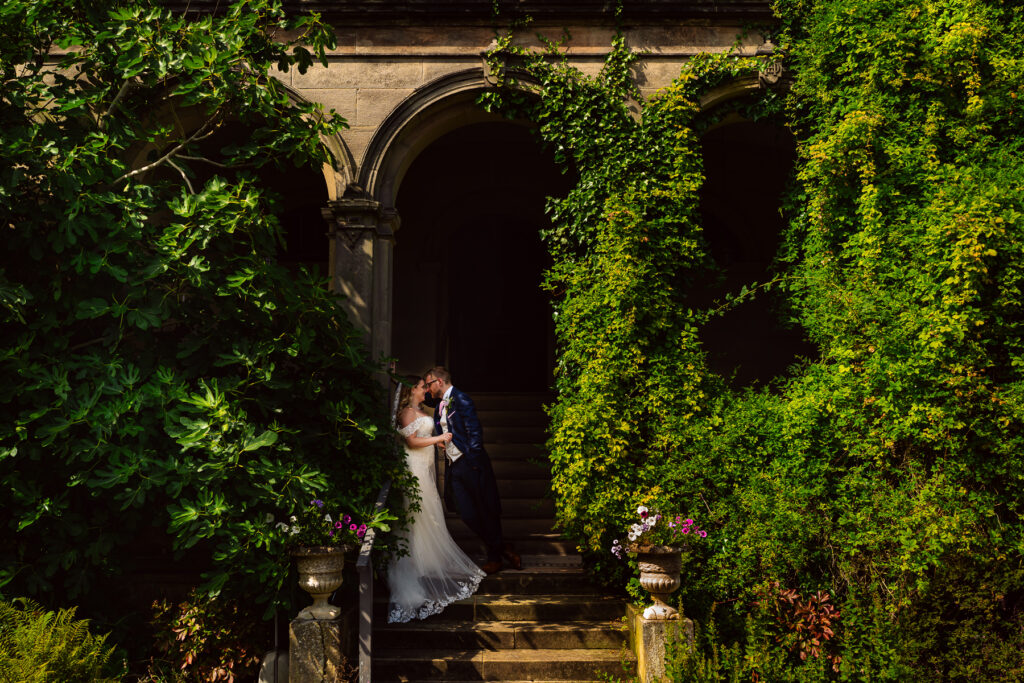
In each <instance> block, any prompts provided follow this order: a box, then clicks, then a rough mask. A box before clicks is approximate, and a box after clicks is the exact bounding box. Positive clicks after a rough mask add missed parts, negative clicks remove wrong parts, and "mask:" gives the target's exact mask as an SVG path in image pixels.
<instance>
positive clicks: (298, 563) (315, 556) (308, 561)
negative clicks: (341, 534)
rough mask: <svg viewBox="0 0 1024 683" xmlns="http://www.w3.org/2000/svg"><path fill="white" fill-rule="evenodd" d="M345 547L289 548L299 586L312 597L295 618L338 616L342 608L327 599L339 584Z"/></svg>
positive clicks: (333, 617)
mask: <svg viewBox="0 0 1024 683" xmlns="http://www.w3.org/2000/svg"><path fill="white" fill-rule="evenodd" d="M345 550H346V548H345V547H343V546H340V547H332V546H319V547H303V548H296V549H295V550H293V551H292V557H294V558H295V568H296V569H297V570H298V573H299V587H300V588H301V589H302V590H304V591H306V592H307V593H309V594H310V596H312V598H313V604H312V605H310V606H309V607H306V608H305V609H303V610H302V611H300V612H299V615H298V616H297V617H296V619H320V620H326V619H337V618H338V615H339V614H341V608H340V607H335V606H334V605H331V604H328V602H327V599H328V598H329V597H331V593H333V592H334V591H336V590H338V588H340V587H341V582H342V570H343V569H344V568H345Z"/></svg>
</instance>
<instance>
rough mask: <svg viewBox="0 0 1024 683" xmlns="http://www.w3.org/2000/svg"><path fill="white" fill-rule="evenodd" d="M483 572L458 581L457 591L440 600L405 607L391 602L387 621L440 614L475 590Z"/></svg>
mask: <svg viewBox="0 0 1024 683" xmlns="http://www.w3.org/2000/svg"><path fill="white" fill-rule="evenodd" d="M483 578H484V577H483V574H482V573H481V576H474V577H473V578H471V579H469V580H468V581H459V582H457V585H458V586H459V591H458V592H457V593H456V594H455V595H449V596H445V597H444V598H443V599H441V600H428V601H426V602H425V603H423V604H422V605H420V606H419V607H418V608H416V607H413V608H405V607H402V606H401V605H395V604H391V605H388V608H389V611H388V623H389V624H404V623H405V622H407V621H412V620H413V619H426V618H427V617H429V616H433V615H435V614H440V613H441V612H442V611H443V610H444V608H445V607H447V606H448V605H450V604H452V603H453V602H456V601H458V600H465V599H466V598H468V597H469V596H471V595H473V593H475V592H476V589H477V587H478V586H479V585H480V582H481V581H483Z"/></svg>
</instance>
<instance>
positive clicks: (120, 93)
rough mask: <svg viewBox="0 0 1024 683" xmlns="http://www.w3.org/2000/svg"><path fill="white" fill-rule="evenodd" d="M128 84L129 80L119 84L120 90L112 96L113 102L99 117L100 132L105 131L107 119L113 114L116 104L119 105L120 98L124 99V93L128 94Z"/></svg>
mask: <svg viewBox="0 0 1024 683" xmlns="http://www.w3.org/2000/svg"><path fill="white" fill-rule="evenodd" d="M130 84H131V79H128V80H126V81H125V82H124V83H122V84H121V89H120V90H118V91H117V94H116V95H114V100H113V101H112V102H111V103H110V106H109V107H107V111H105V112H104V113H103V115H102V116H100V119H99V121H98V123H99V127H100V130H106V129H107V119H108V118H109V117H110V115H111V114H112V113H113V111H114V107H116V106H117V105H118V104H120V102H121V98H122V97H124V96H125V93H127V92H128V86H129V85H130Z"/></svg>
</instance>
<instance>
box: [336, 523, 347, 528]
mask: <svg viewBox="0 0 1024 683" xmlns="http://www.w3.org/2000/svg"><path fill="white" fill-rule="evenodd" d="M334 528H335V529H344V528H345V525H344V524H342V523H341V522H335V523H334Z"/></svg>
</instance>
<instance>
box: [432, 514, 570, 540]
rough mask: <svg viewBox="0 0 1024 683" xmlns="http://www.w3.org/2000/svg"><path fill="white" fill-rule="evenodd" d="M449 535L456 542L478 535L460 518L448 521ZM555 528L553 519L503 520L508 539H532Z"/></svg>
mask: <svg viewBox="0 0 1024 683" xmlns="http://www.w3.org/2000/svg"><path fill="white" fill-rule="evenodd" d="M447 523H448V533H450V534H451V535H452V538H454V539H455V540H456V541H459V540H460V539H463V538H476V535H475V534H474V533H473V532H472V531H470V529H469V527H468V526H466V523H465V522H463V521H462V520H461V519H459V518H458V517H449V518H448V519H447ZM553 526H554V520H553V519H552V518H551V517H526V518H523V517H518V518H517V517H510V516H509V515H502V518H501V531H502V536H504V537H505V538H506V539H515V538H523V539H526V538H530V537H532V536H534V535H536V534H549V533H551V532H552V527H553Z"/></svg>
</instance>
